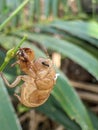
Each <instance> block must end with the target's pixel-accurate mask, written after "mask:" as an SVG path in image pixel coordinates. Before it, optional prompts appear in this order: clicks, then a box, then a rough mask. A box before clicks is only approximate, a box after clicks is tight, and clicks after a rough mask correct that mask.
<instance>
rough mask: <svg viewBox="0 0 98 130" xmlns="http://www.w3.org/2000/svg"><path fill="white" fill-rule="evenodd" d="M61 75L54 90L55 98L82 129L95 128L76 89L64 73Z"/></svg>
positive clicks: (89, 129) (91, 129) (90, 129)
mask: <svg viewBox="0 0 98 130" xmlns="http://www.w3.org/2000/svg"><path fill="white" fill-rule="evenodd" d="M59 73H60V76H59V78H58V80H57V83H56V86H55V87H54V90H53V92H52V94H53V96H54V97H55V99H56V100H57V101H58V102H59V104H60V105H61V107H62V108H63V110H64V111H65V112H67V114H68V115H69V117H70V118H71V119H72V120H75V121H76V122H77V123H78V124H79V125H80V126H81V128H82V130H93V129H94V128H93V126H92V123H91V120H90V118H89V116H88V113H87V111H86V109H85V107H84V105H83V104H82V102H81V100H80V99H79V97H78V95H77V94H76V92H75V91H74V89H73V88H72V87H71V86H70V84H69V83H68V80H67V79H66V78H65V76H64V75H63V73H61V72H59Z"/></svg>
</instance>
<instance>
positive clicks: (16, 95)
mask: <svg viewBox="0 0 98 130" xmlns="http://www.w3.org/2000/svg"><path fill="white" fill-rule="evenodd" d="M14 96H15V97H17V98H18V100H19V101H20V102H21V98H20V96H19V95H18V94H17V93H14Z"/></svg>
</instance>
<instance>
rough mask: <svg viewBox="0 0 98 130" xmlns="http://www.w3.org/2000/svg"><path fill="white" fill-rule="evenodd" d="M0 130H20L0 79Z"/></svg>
mask: <svg viewBox="0 0 98 130" xmlns="http://www.w3.org/2000/svg"><path fill="white" fill-rule="evenodd" d="M0 130H22V129H21V127H20V125H19V122H18V119H17V117H16V114H15V112H14V109H13V107H12V104H11V101H10V98H9V96H8V93H7V90H6V88H5V86H4V83H3V81H2V79H1V78H0Z"/></svg>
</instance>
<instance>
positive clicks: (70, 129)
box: [37, 96, 81, 130]
mask: <svg viewBox="0 0 98 130" xmlns="http://www.w3.org/2000/svg"><path fill="white" fill-rule="evenodd" d="M37 110H38V111H41V112H42V113H44V114H46V115H47V116H48V117H50V118H51V119H52V120H54V121H56V122H59V123H61V124H62V125H63V126H64V127H65V128H66V129H67V130H81V128H80V127H79V126H78V125H77V124H76V123H75V122H74V121H73V120H71V119H69V117H68V116H67V115H66V113H65V112H64V110H63V109H62V107H60V104H59V103H58V102H57V100H55V99H54V97H53V96H50V97H49V99H48V101H47V102H46V103H45V104H44V105H42V106H40V107H38V108H37Z"/></svg>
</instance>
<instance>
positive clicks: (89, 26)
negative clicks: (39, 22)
mask: <svg viewBox="0 0 98 130" xmlns="http://www.w3.org/2000/svg"><path fill="white" fill-rule="evenodd" d="M50 26H51V27H56V28H58V29H61V30H63V31H66V32H68V33H70V34H72V35H73V36H75V37H79V38H81V39H83V40H86V41H89V42H90V43H91V44H93V45H95V46H97V47H98V42H97V40H96V39H98V36H97V34H98V30H97V28H98V24H97V23H95V22H83V21H55V22H53V23H51V24H50Z"/></svg>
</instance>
